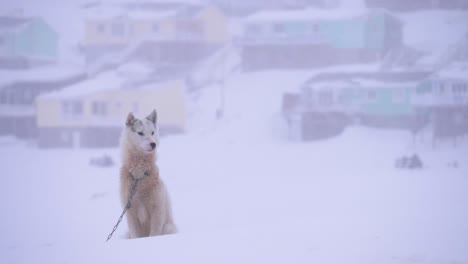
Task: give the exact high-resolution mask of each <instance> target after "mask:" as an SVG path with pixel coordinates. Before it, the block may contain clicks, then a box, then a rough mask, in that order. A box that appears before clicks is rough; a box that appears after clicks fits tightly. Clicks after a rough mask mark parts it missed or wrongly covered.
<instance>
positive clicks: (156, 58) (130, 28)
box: [85, 3, 229, 65]
mask: <svg viewBox="0 0 468 264" xmlns="http://www.w3.org/2000/svg"><path fill="white" fill-rule="evenodd" d="M141 5H142V4H140V5H137V4H134V5H130V6H127V8H122V7H118V8H115V7H107V6H103V7H97V8H94V9H93V10H91V11H90V12H91V14H90V15H89V16H88V18H87V21H86V39H85V50H86V57H87V61H88V62H90V63H93V62H94V61H96V60H97V59H99V58H101V57H103V56H106V55H109V54H112V53H114V54H119V53H120V55H118V56H126V57H127V58H132V57H133V58H134V57H137V58H140V59H143V60H146V61H152V62H154V63H158V64H182V65H183V64H187V63H193V62H194V61H197V60H199V59H200V58H203V57H205V56H206V55H207V54H210V53H211V52H213V51H214V50H215V49H217V48H219V47H221V46H223V45H224V44H225V43H226V42H227V41H228V39H229V35H228V23H227V18H226V17H225V15H224V14H223V13H222V12H221V11H220V10H219V9H217V8H215V7H213V6H205V5H182V6H181V5H176V6H175V7H174V6H172V5H170V6H168V7H167V8H162V9H161V8H154V7H153V8H151V6H152V5H150V3H148V8H145V9H141V8H142V7H141ZM122 60H126V58H123V59H122Z"/></svg>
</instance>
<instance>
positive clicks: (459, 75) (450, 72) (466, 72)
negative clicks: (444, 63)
mask: <svg viewBox="0 0 468 264" xmlns="http://www.w3.org/2000/svg"><path fill="white" fill-rule="evenodd" d="M434 77H435V78H437V79H452V80H466V81H468V65H466V66H460V67H452V68H447V69H443V70H441V71H439V72H437V73H435V74H434V75H433V78H434Z"/></svg>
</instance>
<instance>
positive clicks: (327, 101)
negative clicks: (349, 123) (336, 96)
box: [318, 91, 333, 105]
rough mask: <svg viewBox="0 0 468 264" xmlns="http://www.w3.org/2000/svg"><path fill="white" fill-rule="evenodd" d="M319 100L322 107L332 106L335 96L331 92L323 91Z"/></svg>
mask: <svg viewBox="0 0 468 264" xmlns="http://www.w3.org/2000/svg"><path fill="white" fill-rule="evenodd" d="M318 100H319V103H320V104H321V105H332V104H333V94H332V92H331V91H321V92H319V96H318Z"/></svg>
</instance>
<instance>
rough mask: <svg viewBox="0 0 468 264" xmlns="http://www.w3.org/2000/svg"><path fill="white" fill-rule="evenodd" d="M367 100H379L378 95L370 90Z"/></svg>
mask: <svg viewBox="0 0 468 264" xmlns="http://www.w3.org/2000/svg"><path fill="white" fill-rule="evenodd" d="M367 98H368V99H369V100H371V101H374V100H375V99H376V98H377V93H376V91H375V90H369V91H368V92H367Z"/></svg>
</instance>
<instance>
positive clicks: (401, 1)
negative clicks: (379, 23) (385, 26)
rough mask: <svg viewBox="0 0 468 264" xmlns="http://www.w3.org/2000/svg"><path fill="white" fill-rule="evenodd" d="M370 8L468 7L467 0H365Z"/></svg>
mask: <svg viewBox="0 0 468 264" xmlns="http://www.w3.org/2000/svg"><path fill="white" fill-rule="evenodd" d="M365 2H366V5H367V7H369V8H385V9H388V10H392V11H415V10H424V9H465V10H467V9H468V1H467V0H417V1H414V0H413V1H407V0H365Z"/></svg>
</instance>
